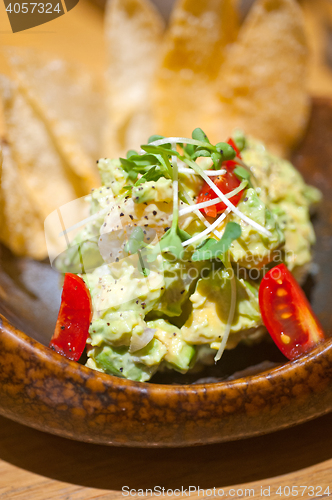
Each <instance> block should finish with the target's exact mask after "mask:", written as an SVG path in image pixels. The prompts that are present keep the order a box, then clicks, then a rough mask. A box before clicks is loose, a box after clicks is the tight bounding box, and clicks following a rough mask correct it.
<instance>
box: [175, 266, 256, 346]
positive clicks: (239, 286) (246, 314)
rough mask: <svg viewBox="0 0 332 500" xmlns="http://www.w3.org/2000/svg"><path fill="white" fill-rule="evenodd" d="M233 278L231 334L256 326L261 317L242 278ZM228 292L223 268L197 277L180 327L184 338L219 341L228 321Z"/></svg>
mask: <svg viewBox="0 0 332 500" xmlns="http://www.w3.org/2000/svg"><path fill="white" fill-rule="evenodd" d="M235 279H236V308H235V315H234V319H233V323H232V325H231V334H232V333H235V332H239V331H241V330H248V329H251V328H256V327H257V326H259V325H260V324H261V321H262V320H261V315H260V311H259V305H258V298H257V297H256V296H255V294H254V293H253V292H252V291H251V290H250V289H249V290H248V287H247V286H246V284H245V282H244V281H243V280H239V279H238V278H235ZM231 295H232V294H231V280H230V279H229V276H228V273H227V271H226V270H225V269H222V270H219V271H218V273H214V274H213V273H212V272H211V273H210V274H209V275H208V276H207V277H205V278H201V279H199V280H198V282H197V286H196V290H195V292H194V293H193V294H192V295H191V297H190V301H191V302H192V304H193V309H192V312H191V314H190V316H189V318H188V320H187V321H186V323H185V325H184V326H183V327H182V329H181V331H182V334H183V338H184V340H185V341H186V342H190V343H192V344H207V343H212V342H220V341H221V339H222V337H223V335H224V332H225V328H226V325H227V320H228V315H229V310H230V306H231ZM230 340H231V337H230Z"/></svg>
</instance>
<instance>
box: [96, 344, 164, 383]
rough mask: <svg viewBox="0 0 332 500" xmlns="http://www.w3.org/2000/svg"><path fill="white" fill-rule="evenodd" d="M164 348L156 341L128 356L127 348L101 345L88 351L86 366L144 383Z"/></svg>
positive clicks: (154, 369) (158, 361)
mask: <svg viewBox="0 0 332 500" xmlns="http://www.w3.org/2000/svg"><path fill="white" fill-rule="evenodd" d="M165 353H166V347H165V346H164V345H163V344H162V343H161V342H159V340H157V339H152V340H151V342H149V344H148V345H147V346H145V347H144V348H143V349H141V350H139V351H137V352H135V353H133V354H130V353H129V349H128V347H125V346H121V347H111V346H109V345H106V344H103V345H101V346H100V347H93V348H92V349H90V350H89V351H88V356H89V359H88V361H87V366H89V367H90V368H95V369H97V370H100V371H103V372H105V373H109V374H111V375H116V376H118V377H124V378H127V379H129V380H135V381H137V382H146V381H147V380H149V379H150V378H151V376H152V375H153V374H154V373H155V372H156V370H157V369H158V366H159V364H160V362H161V360H162V358H163V357H164V356H165Z"/></svg>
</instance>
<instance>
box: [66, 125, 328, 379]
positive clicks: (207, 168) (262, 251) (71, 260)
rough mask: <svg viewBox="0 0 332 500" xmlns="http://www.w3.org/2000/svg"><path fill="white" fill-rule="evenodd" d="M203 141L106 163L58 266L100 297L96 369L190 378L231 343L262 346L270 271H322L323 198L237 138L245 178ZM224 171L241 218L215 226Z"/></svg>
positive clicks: (231, 215)
mask: <svg viewBox="0 0 332 500" xmlns="http://www.w3.org/2000/svg"><path fill="white" fill-rule="evenodd" d="M196 130H197V129H196ZM199 130H200V129H199ZM202 134H203V135H202ZM193 138H194V141H192V142H193V144H188V145H183V144H180V145H179V147H178V149H177V150H175V149H174V148H175V146H174V144H173V145H171V143H167V140H166V139H165V141H163V144H161V145H160V144H157V145H155V144H154V143H152V144H150V145H146V146H142V148H143V149H144V151H143V152H141V154H136V153H135V152H130V154H129V153H128V157H127V159H119V160H109V159H102V160H99V162H98V166H99V171H100V176H101V180H102V186H101V188H99V189H96V190H94V191H93V192H92V193H91V195H90V196H89V197H88V200H89V202H90V207H91V210H90V214H91V217H90V218H89V219H88V220H87V222H86V224H85V226H84V228H83V229H82V231H81V232H80V233H79V234H78V235H77V236H76V238H75V239H74V240H73V242H72V244H71V245H70V247H69V248H68V250H67V251H66V252H65V253H64V254H62V255H60V256H59V257H58V259H57V267H58V269H59V270H60V271H61V272H74V273H79V274H80V275H81V276H82V277H83V279H84V280H85V283H86V284H87V286H88V288H89V290H90V294H91V299H92V305H93V317H92V321H91V324H90V330H89V339H88V342H87V355H88V361H87V366H89V367H90V368H93V369H95V370H99V371H102V372H106V373H109V374H113V375H116V376H119V377H125V378H128V379H131V380H136V381H141V382H142V381H147V380H149V379H150V378H151V377H152V375H153V374H154V373H155V372H156V371H157V370H158V369H164V368H165V367H166V368H169V369H174V370H177V371H179V372H181V373H185V372H187V371H188V370H190V369H192V368H193V366H194V365H195V363H196V361H197V360H201V359H203V358H204V356H203V355H202V353H203V352H205V351H206V352H209V353H210V352H211V350H214V352H216V350H218V349H219V348H220V346H221V344H222V341H223V339H225V340H224V342H226V348H227V349H231V348H234V347H235V346H236V345H237V344H238V343H239V342H241V341H245V342H250V341H251V339H255V340H257V339H258V338H260V337H261V336H262V335H264V327H263V326H262V319H261V314H260V309H259V305H258V289H259V284H260V281H261V279H262V277H263V275H264V272H265V271H266V269H269V268H270V267H271V266H274V265H276V264H279V263H280V262H285V263H286V265H287V266H288V267H289V269H291V270H295V271H296V272H297V273H298V275H300V274H301V272H302V273H303V270H304V269H306V268H307V266H308V264H310V262H311V246H312V244H313V243H314V241H315V235H314V231H313V228H312V225H311V222H310V216H309V209H310V207H311V206H312V205H314V204H315V203H317V202H318V201H319V200H320V193H319V191H318V190H316V189H315V188H312V187H310V186H307V185H306V184H305V182H304V180H303V178H302V177H301V175H300V174H299V173H298V172H297V171H296V170H295V168H294V167H293V166H292V164H291V163H290V162H288V161H286V160H283V159H280V158H277V157H275V156H273V155H271V154H270V153H269V152H268V151H267V150H266V148H265V146H264V145H263V144H262V143H260V142H258V141H255V140H253V139H250V138H249V139H247V138H241V141H239V137H237V138H236V141H237V144H238V145H239V143H240V142H241V145H242V152H241V155H242V159H243V162H244V163H242V171H241V172H240V171H238V172H237V170H236V169H235V170H234V165H235V166H236V164H234V165H233V163H234V162H232V161H231V166H230V163H229V160H233V159H234V156H235V152H234V150H233V149H232V148H231V147H230V146H229V145H228V144H225V143H219V144H217V145H216V146H213V145H211V144H210V142H209V141H208V139H207V138H206V136H205V135H204V133H201V132H196V131H194V133H193ZM195 141H196V144H195ZM170 148H173V150H172V151H171V149H170ZM175 157H178V158H179V159H178V160H177V161H175ZM239 164H240V163H238V165H239ZM243 166H245V167H246V169H245V170H243ZM197 169H198V170H197ZM199 169H200V170H199ZM213 169H216V170H218V171H221V173H220V174H219V175H224V174H223V173H222V172H225V171H224V170H222V169H226V171H227V175H230V176H232V178H233V180H234V179H235V182H236V183H237V184H236V185H237V186H239V185H240V182H242V185H241V187H239V188H238V191H239V192H240V196H239V200H238V202H237V204H236V206H237V212H236V213H235V212H234V210H232V209H231V208H230V209H229V210H228V211H226V212H225V207H224V208H223V209H222V210H221V212H219V213H218V215H217V217H216V218H211V217H208V216H206V215H205V212H204V207H205V206H210V205H207V203H212V204H214V205H215V204H216V203H217V201H216V200H215V201H212V202H210V199H211V197H210V198H209V197H207V198H206V199H205V201H204V202H203V208H202V207H201V209H200V210H198V209H196V208H195V205H196V202H197V200H196V198H197V196H198V195H199V194H200V193H202V192H203V193H204V190H206V191H207V190H208V189H210V187H209V186H210V185H208V184H204V181H205V182H206V177H204V178H202V176H204V175H205V176H206V175H207V174H206V172H209V173H210V172H211V171H212V170H213ZM202 170H203V171H204V172H205V174H204V172H202ZM212 173H213V172H212ZM234 176H235V177H234ZM209 178H210V179H214V178H215V177H213V176H210V177H209ZM237 179H238V180H237ZM204 186H205V187H204ZM222 192H224V191H222ZM225 193H226V194H227V193H228V191H227V190H226V191H225ZM206 194H207V193H206ZM204 196H205V195H203V198H204ZM215 196H216V195H214V197H215ZM233 196H234V195H233ZM229 198H231V199H234V198H232V196H230V197H229ZM174 200H176V201H177V203H176V204H174ZM219 201H220V200H219ZM211 224H212V226H211ZM230 311H232V313H231V312H230Z"/></svg>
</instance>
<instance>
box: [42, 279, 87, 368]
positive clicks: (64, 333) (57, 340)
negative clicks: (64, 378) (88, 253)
mask: <svg viewBox="0 0 332 500" xmlns="http://www.w3.org/2000/svg"><path fill="white" fill-rule="evenodd" d="M91 318H92V305H91V297H90V292H89V290H88V288H87V287H86V285H85V283H84V281H83V280H82V279H81V278H79V277H78V276H76V274H70V273H67V274H66V275H65V280H64V284H63V289H62V295H61V305H60V311H59V315H58V319H57V322H56V326H55V330H54V334H53V337H52V339H51V342H50V344H49V347H51V348H52V349H53V350H54V351H56V352H57V353H59V354H61V355H62V356H65V357H66V358H68V359H72V360H74V361H78V360H79V359H80V357H81V355H82V353H83V351H84V347H85V344H86V341H87V338H88V336H89V326H90V321H91Z"/></svg>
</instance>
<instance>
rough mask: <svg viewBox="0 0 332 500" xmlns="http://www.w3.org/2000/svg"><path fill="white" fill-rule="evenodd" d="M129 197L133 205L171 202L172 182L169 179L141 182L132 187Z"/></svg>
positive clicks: (162, 178)
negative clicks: (148, 202) (149, 202)
mask: <svg viewBox="0 0 332 500" xmlns="http://www.w3.org/2000/svg"><path fill="white" fill-rule="evenodd" d="M131 196H132V199H133V201H134V202H135V203H145V202H147V201H155V202H162V201H172V199H173V189H172V181H171V179H166V178H165V177H160V179H158V180H157V181H147V182H143V183H142V184H139V185H138V186H135V187H133V189H132V195H131Z"/></svg>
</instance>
